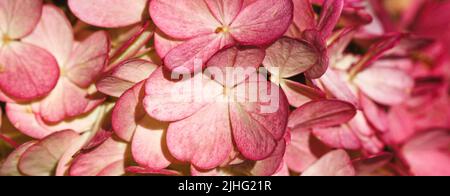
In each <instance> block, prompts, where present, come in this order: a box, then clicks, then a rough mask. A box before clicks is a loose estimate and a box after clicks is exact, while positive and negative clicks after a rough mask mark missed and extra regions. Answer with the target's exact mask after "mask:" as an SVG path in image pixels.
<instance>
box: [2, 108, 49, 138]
mask: <svg viewBox="0 0 450 196" xmlns="http://www.w3.org/2000/svg"><path fill="white" fill-rule="evenodd" d="M6 115H7V116H8V119H9V120H10V121H11V123H12V124H13V125H14V127H15V128H17V129H18V130H20V131H21V132H22V133H24V134H25V135H28V136H30V137H32V138H37V139H41V138H44V137H45V136H47V135H49V134H51V133H53V131H51V130H48V129H45V128H44V127H42V126H41V125H40V123H39V121H38V120H37V118H39V116H37V115H35V114H34V113H33V110H32V108H31V106H30V105H19V104H14V103H8V104H7V105H6Z"/></svg>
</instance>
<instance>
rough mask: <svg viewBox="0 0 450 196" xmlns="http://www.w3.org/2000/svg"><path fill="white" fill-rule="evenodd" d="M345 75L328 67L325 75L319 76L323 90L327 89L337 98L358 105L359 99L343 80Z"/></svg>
mask: <svg viewBox="0 0 450 196" xmlns="http://www.w3.org/2000/svg"><path fill="white" fill-rule="evenodd" d="M344 77H345V75H344V74H343V73H341V72H340V71H338V70H333V69H328V70H327V72H326V73H325V75H323V76H322V78H320V81H321V83H322V84H323V86H324V87H325V90H327V91H329V92H330V93H331V94H332V95H333V96H334V97H336V98H337V99H339V100H342V101H346V102H349V103H351V104H353V105H354V106H356V107H357V108H358V107H359V101H358V98H357V97H356V95H355V94H354V93H353V92H352V90H351V89H350V87H349V85H348V84H347V83H346V81H345V78H344Z"/></svg>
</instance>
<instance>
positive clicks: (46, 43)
mask: <svg viewBox="0 0 450 196" xmlns="http://www.w3.org/2000/svg"><path fill="white" fill-rule="evenodd" d="M23 41H25V42H27V43H30V44H33V45H35V46H39V47H41V48H43V49H46V50H47V51H48V52H50V53H51V54H52V55H53V56H54V57H55V58H56V60H57V62H58V64H59V66H60V67H64V66H65V64H66V63H67V61H68V60H69V57H70V54H71V53H72V49H73V45H74V37H73V30H72V25H71V24H70V21H69V20H68V19H67V17H66V15H65V14H64V12H63V11H62V10H61V9H59V8H58V7H56V6H53V5H45V6H44V8H43V10H42V17H41V20H40V21H39V23H38V25H37V26H36V28H35V29H34V30H33V32H32V33H31V34H30V35H28V36H27V37H25V38H24V39H23Z"/></svg>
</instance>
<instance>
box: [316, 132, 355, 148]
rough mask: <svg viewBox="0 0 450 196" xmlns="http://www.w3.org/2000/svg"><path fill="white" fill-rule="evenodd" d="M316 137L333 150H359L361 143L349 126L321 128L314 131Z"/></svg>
mask: <svg viewBox="0 0 450 196" xmlns="http://www.w3.org/2000/svg"><path fill="white" fill-rule="evenodd" d="M313 133H314V135H315V136H316V137H317V138H318V139H319V140H320V141H322V142H323V143H325V144H326V145H328V146H330V147H333V148H344V149H348V150H358V149H360V148H361V142H360V140H359V138H358V136H357V135H355V133H353V130H351V129H350V128H349V127H348V126H340V127H329V128H319V129H314V130H313Z"/></svg>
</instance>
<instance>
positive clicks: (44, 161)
mask: <svg viewBox="0 0 450 196" xmlns="http://www.w3.org/2000/svg"><path fill="white" fill-rule="evenodd" d="M79 137H80V135H79V134H78V133H76V132H74V131H70V130H69V131H61V132H56V133H54V134H52V135H49V136H48V137H46V138H44V139H42V140H41V141H39V142H37V143H36V144H34V145H33V146H31V147H30V148H28V149H27V150H26V152H25V153H23V155H22V156H21V157H20V160H19V166H18V167H19V169H20V171H21V172H22V173H24V174H26V175H29V176H50V175H54V173H53V172H54V169H55V168H56V166H57V164H58V162H59V159H60V158H61V157H62V156H63V154H64V153H65V151H66V150H67V149H68V148H69V147H70V146H71V145H72V144H73V142H75V141H76V140H77V139H78V138H79Z"/></svg>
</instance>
